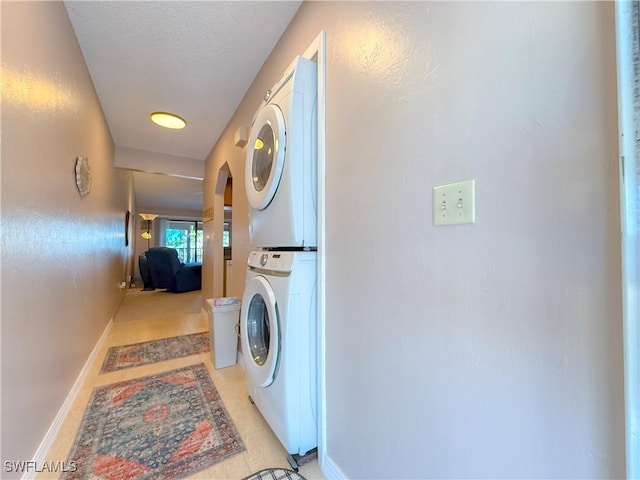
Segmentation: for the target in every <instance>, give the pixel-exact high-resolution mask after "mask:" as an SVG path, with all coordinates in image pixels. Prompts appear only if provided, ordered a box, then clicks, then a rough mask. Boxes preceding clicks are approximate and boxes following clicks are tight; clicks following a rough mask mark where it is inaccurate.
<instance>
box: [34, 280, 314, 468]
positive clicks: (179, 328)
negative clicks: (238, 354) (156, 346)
mask: <svg viewBox="0 0 640 480" xmlns="http://www.w3.org/2000/svg"><path fill="white" fill-rule="evenodd" d="M200 305H201V294H200V292H199V291H196V292H189V293H183V294H172V293H167V292H164V291H159V290H156V291H152V292H143V291H140V290H130V291H129V292H128V293H127V295H126V296H125V299H124V301H123V303H122V306H121V307H120V310H119V312H118V314H117V316H116V318H115V319H114V322H113V325H112V328H111V329H110V331H109V332H108V334H107V336H106V339H105V341H104V344H103V345H102V347H101V349H100V352H99V353H98V355H97V358H96V359H95V361H94V362H93V364H92V365H91V366H90V369H89V374H88V377H87V379H86V380H85V382H84V384H83V386H82V387H81V388H80V390H79V392H78V395H77V397H76V399H75V402H74V404H73V407H72V408H71V411H70V413H69V414H68V415H67V418H66V419H65V421H64V422H63V424H62V428H61V430H60V433H59V435H58V436H57V438H56V440H55V442H54V444H53V446H52V448H51V449H50V450H49V452H48V454H47V458H46V460H48V461H52V462H55V461H63V460H66V459H67V457H68V455H69V451H70V449H71V447H72V445H73V442H74V440H75V437H76V433H77V431H78V428H79V426H80V424H81V421H82V418H83V415H84V413H85V409H86V407H87V404H88V402H89V399H90V397H91V393H92V390H93V388H94V387H96V386H101V385H107V384H112V383H115V382H119V381H123V380H129V379H134V378H139V377H143V376H147V375H155V374H158V373H162V372H166V371H169V370H173V369H177V368H181V367H185V366H189V365H195V364H198V363H204V364H205V366H206V368H207V370H208V372H209V375H210V376H211V379H212V380H213V383H214V384H215V387H216V389H217V390H218V392H219V393H220V396H221V397H222V400H223V403H224V406H225V408H226V410H227V412H228V414H229V416H230V417H231V419H232V421H233V423H234V424H235V426H236V429H237V431H238V433H239V434H240V437H241V438H242V442H243V443H244V447H245V450H244V451H243V452H241V453H239V454H237V455H235V456H232V457H230V458H228V459H226V460H223V461H221V462H219V463H218V464H216V465H214V466H213V467H211V468H208V469H205V470H201V471H200V472H197V473H195V474H194V475H192V476H191V477H187V478H192V479H242V478H244V477H246V476H248V475H251V474H252V473H254V472H257V471H259V470H261V469H264V468H273V467H280V468H290V467H289V465H288V463H287V459H286V456H287V454H286V452H285V450H284V449H283V447H282V446H281V445H280V443H279V442H278V440H277V438H276V437H275V435H274V434H273V432H272V431H271V429H270V428H269V426H268V424H267V423H266V422H265V421H264V419H263V418H262V416H261V415H260V413H259V412H258V410H257V409H256V408H255V406H253V405H252V404H251V403H250V402H249V401H248V394H247V391H246V388H245V378H244V371H243V369H242V367H241V366H240V365H234V366H232V367H227V368H223V369H220V370H216V369H215V368H214V367H213V363H212V361H211V356H210V352H206V353H202V354H198V355H192V356H188V357H183V358H177V359H174V360H168V361H163V362H158V363H153V364H148V365H143V366H139V367H134V368H128V369H123V370H119V371H115V372H109V373H102V374H101V373H99V372H100V369H101V367H102V363H103V361H104V358H105V354H106V352H107V350H108V349H109V347H113V346H118V345H125V344H131V343H137V342H144V341H149V340H156V339H161V338H168V337H173V336H177V335H186V334H191V333H197V332H203V331H207V330H208V329H209V327H208V324H207V323H208V322H207V319H206V318H203V316H202V315H201V312H200ZM300 473H301V474H302V475H303V476H305V477H306V478H307V480H313V479H322V478H324V477H323V476H322V473H321V472H320V469H319V467H318V462H317V460H314V461H312V462H310V463H308V464H305V465H303V466H302V467H301V468H300ZM36 478H41V479H44V478H57V476H51V474H48V475H47V474H45V473H42V474H40V475H39V476H37V477H36Z"/></svg>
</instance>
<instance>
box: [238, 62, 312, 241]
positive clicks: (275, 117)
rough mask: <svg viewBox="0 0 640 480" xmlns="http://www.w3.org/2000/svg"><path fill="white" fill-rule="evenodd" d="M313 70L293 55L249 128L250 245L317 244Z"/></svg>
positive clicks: (248, 192)
mask: <svg viewBox="0 0 640 480" xmlns="http://www.w3.org/2000/svg"><path fill="white" fill-rule="evenodd" d="M316 72H317V66H316V63H315V62H313V61H311V60H308V59H306V58H304V57H300V56H298V57H296V59H295V60H294V61H293V63H292V64H291V65H290V66H289V67H288V68H287V70H286V71H285V72H284V73H283V74H282V76H281V77H280V79H279V80H278V81H277V82H276V84H275V85H274V86H273V87H272V89H271V90H268V91H267V93H266V95H265V99H264V103H263V104H262V106H261V107H260V109H259V110H258V112H257V113H256V115H255V117H254V120H253V123H252V125H251V134H250V136H249V143H248V148H247V157H246V165H245V188H246V191H247V198H248V200H249V207H250V209H249V240H250V243H251V245H253V246H254V247H316V246H317V240H316V238H317V233H316V232H317V227H316V223H317V160H316V159H317V152H316V149H317V147H316V145H317V131H316V129H317V127H316V125H317V120H316V117H317V113H316V109H317V98H318V95H317V91H318V89H317V75H316Z"/></svg>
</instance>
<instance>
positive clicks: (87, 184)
mask: <svg viewBox="0 0 640 480" xmlns="http://www.w3.org/2000/svg"><path fill="white" fill-rule="evenodd" d="M76 185H77V187H78V192H80V197H81V198H84V197H86V196H87V195H88V194H89V192H90V191H91V168H89V160H88V159H87V157H78V159H77V160H76Z"/></svg>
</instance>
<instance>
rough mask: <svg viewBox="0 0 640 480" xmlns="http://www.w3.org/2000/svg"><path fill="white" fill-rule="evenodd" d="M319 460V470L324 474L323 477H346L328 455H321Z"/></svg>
mask: <svg viewBox="0 0 640 480" xmlns="http://www.w3.org/2000/svg"><path fill="white" fill-rule="evenodd" d="M318 460H319V466H320V471H321V472H322V474H323V475H324V476H325V478H330V479H336V480H342V479H346V478H347V476H346V475H345V474H344V473H343V472H342V470H340V468H338V466H337V465H336V464H335V463H334V462H333V460H331V458H329V456H328V455H321V457H320V458H319V459H318Z"/></svg>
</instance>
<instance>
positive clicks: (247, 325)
mask: <svg viewBox="0 0 640 480" xmlns="http://www.w3.org/2000/svg"><path fill="white" fill-rule="evenodd" d="M240 337H241V342H242V355H243V359H244V364H245V370H246V372H247V375H248V376H249V378H250V379H251V381H252V382H253V383H254V384H256V385H258V386H260V387H268V386H269V385H271V383H273V379H274V377H275V373H276V366H277V364H278V355H279V352H280V329H279V319H278V315H277V310H276V297H275V294H274V293H273V290H272V289H271V285H269V282H268V281H267V280H266V279H265V278H264V277H262V276H256V277H253V278H251V279H250V280H249V282H248V283H247V286H246V287H245V291H244V296H243V297H242V318H241V320H240Z"/></svg>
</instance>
